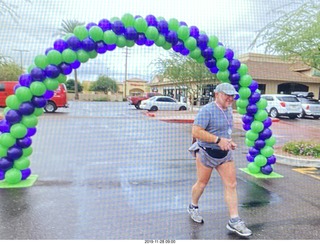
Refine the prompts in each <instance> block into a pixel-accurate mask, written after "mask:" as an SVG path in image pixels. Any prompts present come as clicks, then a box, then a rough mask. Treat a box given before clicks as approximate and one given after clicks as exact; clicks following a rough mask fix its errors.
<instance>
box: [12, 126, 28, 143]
mask: <svg viewBox="0 0 320 244" xmlns="http://www.w3.org/2000/svg"><path fill="white" fill-rule="evenodd" d="M10 134H11V135H12V136H13V137H15V138H18V139H20V138H23V137H25V135H26V134H27V127H26V126H25V125H23V124H20V123H17V124H14V125H12V126H11V128H10Z"/></svg>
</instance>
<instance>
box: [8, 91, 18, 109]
mask: <svg viewBox="0 0 320 244" xmlns="http://www.w3.org/2000/svg"><path fill="white" fill-rule="evenodd" d="M6 104H7V106H8V107H9V108H11V109H15V110H18V109H19V107H20V104H21V101H20V100H19V99H18V97H17V96H16V95H10V96H8V97H7V98H6Z"/></svg>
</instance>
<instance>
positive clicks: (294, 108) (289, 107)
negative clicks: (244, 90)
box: [261, 94, 302, 119]
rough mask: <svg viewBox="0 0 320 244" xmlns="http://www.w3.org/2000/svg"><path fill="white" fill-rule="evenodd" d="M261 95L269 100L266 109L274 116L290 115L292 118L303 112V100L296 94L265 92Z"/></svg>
mask: <svg viewBox="0 0 320 244" xmlns="http://www.w3.org/2000/svg"><path fill="white" fill-rule="evenodd" d="M261 97H262V98H264V99H266V100H267V102H268V105H267V108H266V109H267V112H268V114H269V116H270V117H272V118H276V117H279V116H288V117H289V118H290V119H295V118H297V116H299V115H300V114H301V113H302V105H301V102H300V101H299V100H298V98H297V97H296V96H295V95H286V94H264V95H261Z"/></svg>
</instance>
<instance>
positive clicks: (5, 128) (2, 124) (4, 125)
mask: <svg viewBox="0 0 320 244" xmlns="http://www.w3.org/2000/svg"><path fill="white" fill-rule="evenodd" d="M0 132H1V133H6V132H10V124H8V122H7V121H6V120H5V119H3V120H1V121H0Z"/></svg>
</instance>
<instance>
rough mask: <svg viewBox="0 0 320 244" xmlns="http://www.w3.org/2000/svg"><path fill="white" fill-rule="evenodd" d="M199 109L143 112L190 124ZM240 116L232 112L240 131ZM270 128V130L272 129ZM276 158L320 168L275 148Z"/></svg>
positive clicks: (314, 161)
mask: <svg viewBox="0 0 320 244" xmlns="http://www.w3.org/2000/svg"><path fill="white" fill-rule="evenodd" d="M199 109H200V108H199V107H194V108H193V111H190V110H187V111H157V112H147V111H143V113H145V115H146V116H148V117H149V118H150V119H154V120H160V121H164V122H171V123H190V124H192V123H193V121H194V118H195V116H196V114H197V113H198V111H199ZM241 118H242V115H240V114H239V113H237V111H235V110H234V111H233V119H234V127H235V128H237V129H240V130H243V128H242V119H241ZM272 121H273V124H272V126H275V125H276V123H277V122H279V121H280V120H279V119H272ZM272 126H271V129H272ZM274 155H275V156H276V157H277V163H279V164H284V165H290V166H295V167H316V168H320V160H319V159H311V158H306V157H297V156H294V155H289V154H286V153H284V152H282V150H281V147H275V154H274Z"/></svg>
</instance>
